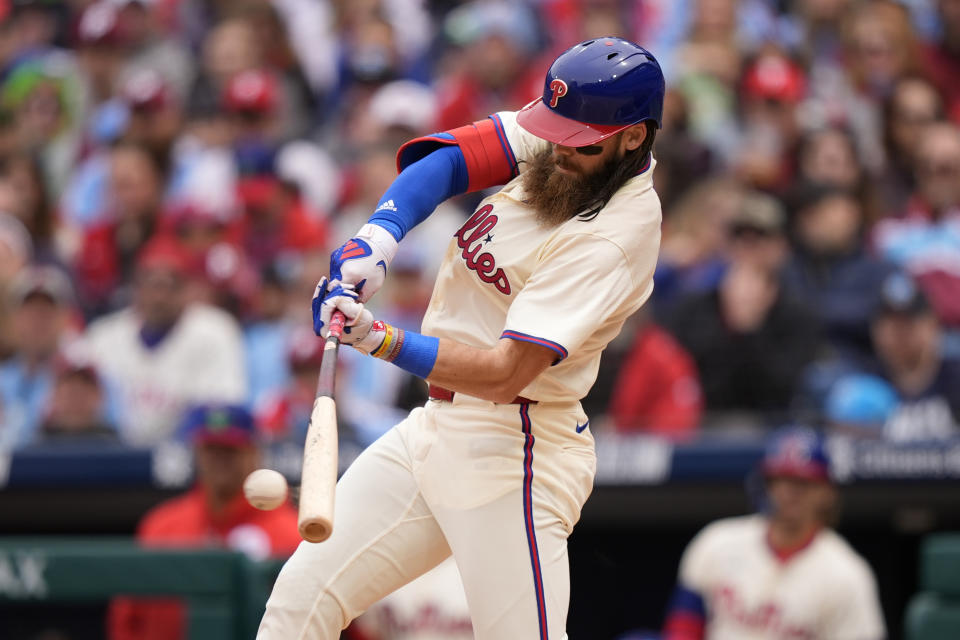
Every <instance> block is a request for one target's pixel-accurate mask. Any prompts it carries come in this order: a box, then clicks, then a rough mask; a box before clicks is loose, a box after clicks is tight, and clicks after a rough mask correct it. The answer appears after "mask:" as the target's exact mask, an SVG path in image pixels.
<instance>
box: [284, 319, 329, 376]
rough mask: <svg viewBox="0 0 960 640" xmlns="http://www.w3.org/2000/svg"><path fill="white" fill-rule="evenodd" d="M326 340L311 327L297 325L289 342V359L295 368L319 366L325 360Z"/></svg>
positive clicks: (291, 365)
mask: <svg viewBox="0 0 960 640" xmlns="http://www.w3.org/2000/svg"><path fill="white" fill-rule="evenodd" d="M323 347H324V342H323V340H321V339H320V338H318V337H317V335H316V334H315V333H314V332H313V329H312V328H309V327H297V328H296V329H294V330H293V331H292V332H291V333H290V339H289V342H288V343H287V361H288V362H289V363H290V367H291V368H293V369H298V368H301V367H303V368H306V367H319V366H320V363H321V362H322V361H323Z"/></svg>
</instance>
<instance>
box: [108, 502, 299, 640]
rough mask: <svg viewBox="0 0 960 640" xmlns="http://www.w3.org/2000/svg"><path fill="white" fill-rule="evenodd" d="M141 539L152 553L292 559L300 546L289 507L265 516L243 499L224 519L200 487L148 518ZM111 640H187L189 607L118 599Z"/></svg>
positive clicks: (142, 525) (294, 515)
mask: <svg viewBox="0 0 960 640" xmlns="http://www.w3.org/2000/svg"><path fill="white" fill-rule="evenodd" d="M137 539H138V540H139V541H140V542H141V543H142V544H143V545H144V546H150V547H192V548H196V547H209V546H213V547H220V548H230V549H236V550H239V551H244V552H246V553H247V554H248V555H251V556H252V557H268V556H280V557H284V556H288V555H290V554H292V553H293V551H294V549H296V548H297V545H298V544H299V543H300V535H299V533H298V532H297V511H296V509H294V508H293V505H291V504H290V503H286V504H284V505H282V506H280V507H279V508H277V509H274V510H273V511H259V510H257V509H254V508H253V507H252V506H250V505H249V504H248V503H247V501H246V500H245V499H244V498H243V496H242V495H239V494H238V495H237V496H236V497H235V498H234V499H233V500H232V501H231V502H230V503H229V504H228V505H227V507H226V509H224V510H223V512H222V513H219V514H214V513H212V512H211V510H210V508H209V506H208V504H207V499H206V496H205V495H204V492H203V490H202V489H201V488H200V487H196V488H194V489H193V490H191V491H189V492H187V493H185V494H184V495H182V496H178V497H176V498H173V499H171V500H168V501H166V502H164V503H162V504H160V505H158V506H156V507H154V508H153V509H152V510H151V511H150V512H148V513H147V515H146V516H144V518H143V520H142V521H141V523H140V528H139V530H138V532H137ZM107 625H108V630H109V636H110V638H111V640H181V639H182V638H185V637H186V633H185V631H186V616H185V608H184V605H183V603H182V602H181V601H180V600H178V599H175V598H169V599H160V598H150V599H135V598H118V599H116V600H115V601H114V602H113V603H112V604H111V606H110V611H109V614H108V620H107Z"/></svg>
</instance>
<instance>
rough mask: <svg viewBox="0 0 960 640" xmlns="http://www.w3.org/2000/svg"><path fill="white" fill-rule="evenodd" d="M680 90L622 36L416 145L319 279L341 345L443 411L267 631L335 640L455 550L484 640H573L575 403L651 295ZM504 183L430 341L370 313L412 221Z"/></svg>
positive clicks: (451, 267)
mask: <svg viewBox="0 0 960 640" xmlns="http://www.w3.org/2000/svg"><path fill="white" fill-rule="evenodd" d="M663 95H664V80H663V74H662V73H661V70H660V66H659V64H658V63H657V61H656V60H655V59H654V57H653V56H652V55H651V54H650V53H649V52H648V51H646V50H645V49H643V48H642V47H639V46H637V45H636V44H633V43H631V42H628V41H626V40H622V39H619V38H599V39H596V40H590V41H587V42H583V43H581V44H578V45H576V46H574V47H572V48H571V49H569V50H567V51H565V52H564V53H563V54H561V55H560V56H559V57H558V58H557V59H556V60H555V61H554V63H553V64H552V66H551V67H550V69H549V71H548V72H547V76H546V80H545V82H544V91H543V97H542V98H539V99H537V100H535V101H534V102H532V103H530V104H528V105H527V106H525V107H524V108H523V109H521V110H520V111H519V112H502V113H497V114H495V115H492V116H490V117H489V118H488V119H486V120H482V121H479V122H475V123H473V124H471V125H467V126H464V127H460V128H457V129H454V130H451V131H448V132H445V133H438V134H434V135H430V136H426V137H424V138H419V139H416V140H412V141H410V142H408V143H406V144H405V145H403V146H402V147H401V148H400V151H399V153H398V168H399V169H400V171H401V173H400V175H399V176H398V177H397V178H396V180H395V181H394V182H393V184H392V185H391V186H390V187H389V188H388V189H387V191H386V193H385V194H384V195H383V197H382V199H381V201H380V205H379V207H378V208H377V210H376V211H375V212H374V214H373V215H372V217H371V218H370V220H369V223H368V224H366V225H364V226H363V227H362V228H361V229H360V230H359V232H358V233H357V234H356V235H355V236H354V237H353V238H351V239H349V240H348V241H347V242H346V243H345V244H344V245H343V246H342V247H340V248H339V249H337V250H336V251H335V252H334V253H333V255H332V257H331V260H330V275H329V278H323V279H322V280H321V281H320V283H319V284H318V286H317V290H316V293H315V296H314V300H313V311H314V329H315V330H316V331H317V333H318V334H319V335H325V332H326V330H327V326H328V323H329V319H330V317H331V314H332V312H333V310H334V309H339V310H341V311H343V312H344V314H345V315H346V317H347V318H348V323H347V324H348V332H345V333H344V335H343V338H342V343H343V344H350V345H352V346H353V347H355V348H357V349H359V350H360V351H362V352H364V353H368V354H370V355H371V356H373V357H375V358H380V359H382V360H386V361H387V362H390V363H393V365H395V366H398V367H401V368H403V369H405V370H406V371H409V372H412V373H413V374H415V375H417V376H420V377H422V378H424V379H426V380H427V382H428V383H429V385H430V389H429V395H430V398H431V399H430V400H429V401H428V402H427V404H426V405H425V406H424V407H422V408H417V409H414V410H413V411H412V412H411V413H410V415H409V417H407V418H406V419H405V420H404V421H402V422H401V423H400V424H398V425H397V426H396V427H395V428H393V429H392V430H390V431H389V432H388V433H386V434H385V435H384V436H383V437H381V438H380V439H379V440H378V441H377V442H375V443H374V444H373V445H371V446H370V447H369V448H368V449H367V450H366V451H365V452H364V453H363V454H362V455H361V456H360V457H359V458H357V460H356V461H355V462H354V463H353V465H351V467H350V468H349V469H348V470H347V471H346V473H345V474H344V475H343V477H342V478H341V480H340V482H339V483H338V486H337V498H336V510H335V521H336V525H335V527H334V533H333V535H332V536H331V538H330V539H329V540H328V541H327V542H324V543H322V544H308V543H303V544H301V545H300V547H299V548H298V549H297V551H296V553H295V554H294V555H293V556H292V557H291V558H290V560H289V561H288V562H287V564H286V565H285V566H284V568H283V571H282V572H281V573H280V576H279V578H278V580H277V583H276V585H275V587H274V590H273V594H272V595H271V597H270V600H269V602H268V603H267V610H266V614H265V615H264V618H263V621H262V623H261V625H260V632H259V636H258V637H259V638H260V639H261V640H281V639H283V640H292V639H297V638H300V639H302V638H322V639H325V640H329V639H332V638H337V637H339V633H340V630H341V629H343V628H345V627H346V626H347V625H348V624H349V623H350V621H351V620H352V619H353V618H355V617H356V616H358V615H359V614H360V613H361V612H363V611H364V609H366V608H367V607H368V606H370V605H371V604H372V603H373V602H375V601H377V600H378V599H380V598H382V597H383V596H384V595H386V594H388V593H390V592H391V591H393V590H395V589H397V588H399V587H400V586H402V585H404V584H406V583H408V582H410V581H411V580H413V579H414V578H416V577H417V576H419V575H421V574H423V573H424V572H426V571H427V570H429V569H430V568H432V567H434V566H436V565H437V564H439V563H440V562H441V561H442V560H444V559H445V558H447V557H448V556H450V554H451V553H452V554H453V556H454V559H455V560H456V563H457V566H458V568H459V570H460V574H461V577H462V578H463V584H464V589H465V592H466V596H467V602H468V604H469V607H470V614H471V619H472V623H473V630H474V633H475V635H476V637H477V638H480V639H486V640H503V639H504V638H511V639H514V638H523V639H527V638H541V639H546V638H555V639H561V638H564V637H566V635H565V625H566V616H567V605H568V600H569V588H570V585H569V572H568V563H567V537H568V536H569V535H570V533H571V531H572V530H573V526H574V524H575V523H576V522H577V520H578V518H579V516H580V509H581V507H582V506H583V503H584V502H585V501H586V499H587V496H588V495H589V494H590V491H591V487H592V485H593V476H594V470H595V466H596V460H595V455H594V447H593V437H592V436H591V434H590V431H589V430H588V424H589V420H588V418H587V416H586V415H585V414H584V413H583V410H582V408H581V406H580V403H579V400H580V398H582V397H583V396H585V395H586V394H587V391H588V390H589V389H590V387H591V385H592V384H593V382H594V380H595V378H596V374H597V369H598V367H599V365H600V355H601V353H602V351H603V349H604V347H605V346H606V345H607V343H609V342H610V340H612V339H613V338H614V337H615V336H616V335H617V334H618V333H619V331H620V329H621V327H622V326H623V323H624V321H625V320H626V318H627V317H628V316H629V315H630V314H632V313H633V312H635V311H636V310H637V309H638V308H639V307H640V306H641V305H642V304H643V303H644V301H645V300H646V299H647V298H648V297H649V296H650V293H651V290H652V289H653V271H654V267H655V265H656V261H657V252H658V249H659V242H660V202H659V200H658V198H657V194H656V193H655V192H654V190H653V181H652V174H653V167H654V164H655V162H654V160H653V157H652V155H651V149H652V146H653V140H654V136H655V133H656V130H657V128H659V126H660V121H661V116H662V111H663ZM497 185H505V186H503V188H502V189H500V190H499V191H498V192H497V193H495V194H493V195H491V196H490V197H488V198H486V199H484V200H483V201H482V202H481V203H480V205H479V207H477V209H476V210H475V211H474V212H473V215H471V216H470V218H469V219H468V220H467V221H466V223H465V224H464V225H463V227H462V228H461V229H460V230H459V231H458V232H457V233H456V234H455V236H454V238H453V239H452V240H451V241H450V243H449V245H448V247H447V251H446V255H445V258H444V262H443V265H442V267H441V270H440V273H439V275H438V277H437V281H436V285H435V287H434V290H433V296H432V298H431V301H430V304H429V307H428V308H427V312H426V315H425V317H424V320H423V325H422V333H415V332H412V331H406V332H404V331H402V330H400V329H397V328H395V327H392V326H390V325H388V324H386V323H383V322H378V321H374V318H373V317H372V316H371V314H370V312H369V311H368V310H366V309H365V308H364V306H363V303H364V302H365V301H366V300H368V299H369V298H370V296H372V295H373V294H374V293H375V292H376V291H377V289H378V288H379V287H380V285H381V284H382V283H383V281H384V278H385V276H386V273H387V269H388V267H389V264H390V260H391V258H392V257H393V256H394V254H395V252H396V251H397V243H398V242H400V241H401V240H402V239H403V237H404V234H406V233H407V231H408V230H409V229H410V228H411V227H413V226H414V225H416V224H417V223H419V222H420V221H422V220H424V219H425V218H426V217H427V216H429V215H430V213H431V212H432V211H433V210H434V208H435V207H436V206H437V205H438V204H439V203H441V202H442V201H444V200H446V199H447V198H450V197H452V196H455V195H457V194H461V193H465V192H473V191H478V190H481V189H486V188H489V187H492V186H497Z"/></svg>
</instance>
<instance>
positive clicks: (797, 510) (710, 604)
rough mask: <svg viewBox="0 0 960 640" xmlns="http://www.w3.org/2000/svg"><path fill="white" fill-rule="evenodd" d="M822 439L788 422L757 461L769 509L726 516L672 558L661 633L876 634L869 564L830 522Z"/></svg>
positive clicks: (713, 639) (860, 637) (716, 638)
mask: <svg viewBox="0 0 960 640" xmlns="http://www.w3.org/2000/svg"><path fill="white" fill-rule="evenodd" d="M829 466H830V465H829V460H828V457H827V452H826V449H825V448H824V442H823V440H822V439H821V437H820V436H819V435H818V434H817V433H816V432H814V431H812V430H810V429H804V428H791V429H786V430H783V431H781V432H778V433H777V434H775V435H774V437H773V438H772V439H771V441H770V443H769V446H768V448H767V453H766V455H765V457H764V460H763V467H762V472H763V476H764V479H765V481H766V500H767V503H768V506H767V509H766V510H765V513H763V514H756V515H749V516H741V517H736V518H726V519H723V520H719V521H717V522H714V523H712V524H710V525H708V526H707V527H706V528H704V529H703V531H701V532H700V533H699V534H697V536H696V537H695V538H694V539H693V541H692V542H691V543H690V545H689V546H688V547H687V549H686V551H685V552H684V554H683V559H682V560H681V563H680V576H679V584H678V585H677V588H676V591H675V593H674V597H673V602H672V603H671V607H670V611H669V613H668V616H667V621H666V626H665V629H664V639H665V640H704V639H709V640H727V639H730V640H734V639H735V640H781V639H786V638H791V639H793V638H796V639H803V640H878V639H880V638H883V637H885V631H884V623H883V615H882V613H881V610H880V603H879V601H878V599H877V587H876V581H875V579H874V576H873V573H872V572H871V570H870V567H869V566H868V565H867V563H866V562H865V561H864V560H863V558H861V557H860V556H859V555H857V553H856V552H855V551H854V550H853V549H852V548H851V547H850V546H849V545H848V544H847V542H846V541H845V540H844V539H843V538H841V537H840V536H839V535H837V533H835V532H834V531H833V530H832V529H830V528H829V527H830V523H831V521H832V520H833V519H834V517H835V515H836V509H837V494H836V489H835V488H834V486H833V484H832V483H831V482H830V475H829Z"/></svg>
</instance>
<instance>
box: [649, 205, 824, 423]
mask: <svg viewBox="0 0 960 640" xmlns="http://www.w3.org/2000/svg"><path fill="white" fill-rule="evenodd" d="M785 222H786V220H785V215H784V212H783V210H782V208H781V207H780V205H779V203H777V202H776V201H775V200H773V199H771V198H769V197H767V196H761V195H759V194H752V195H749V196H748V197H747V198H746V199H745V201H744V203H743V205H742V206H741V207H740V210H739V211H738V212H737V213H736V216H735V217H734V219H733V221H732V223H731V226H730V234H731V240H730V257H729V266H728V267H727V269H726V272H725V273H724V275H723V277H722V279H721V280H720V282H719V284H718V285H717V287H716V288H715V289H712V290H710V291H707V292H706V293H701V294H692V295H690V296H688V297H686V298H685V299H683V300H681V301H680V302H679V303H678V304H677V306H676V308H675V309H674V312H673V313H672V314H671V320H670V322H668V324H667V326H668V327H669V328H670V329H671V331H672V333H673V334H674V335H675V336H676V338H677V340H678V341H679V342H680V344H682V345H683V346H684V347H685V348H686V349H687V350H689V352H690V354H691V355H692V356H693V358H694V360H695V361H696V364H697V370H698V371H699V372H700V380H701V383H702V385H703V392H704V397H705V400H706V410H707V419H708V422H709V421H710V420H711V419H712V418H720V417H721V416H720V415H719V412H731V411H749V412H766V413H772V414H776V413H778V412H782V411H783V410H784V409H785V407H786V406H787V404H788V402H789V400H790V398H791V396H792V394H793V392H794V387H795V386H796V384H797V382H798V380H799V375H800V371H801V370H802V368H803V367H804V366H805V365H806V364H807V363H808V362H809V361H810V360H811V359H812V358H813V357H814V356H815V354H816V351H817V347H818V344H819V337H818V330H817V325H816V320H815V318H814V317H813V316H812V314H811V313H810V311H809V310H808V309H807V308H806V307H804V306H803V305H801V304H798V303H797V302H795V301H794V300H792V299H791V298H789V296H788V295H787V294H786V292H785V291H783V288H782V286H781V285H780V280H779V277H780V269H781V267H782V266H783V262H784V260H785V259H786V257H787V242H786V238H785V236H784V225H785ZM711 414H714V415H713V416H711Z"/></svg>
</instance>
